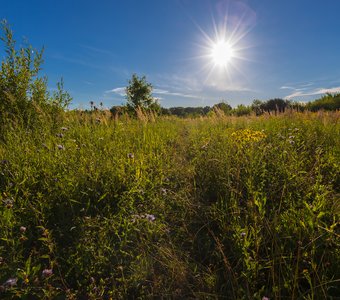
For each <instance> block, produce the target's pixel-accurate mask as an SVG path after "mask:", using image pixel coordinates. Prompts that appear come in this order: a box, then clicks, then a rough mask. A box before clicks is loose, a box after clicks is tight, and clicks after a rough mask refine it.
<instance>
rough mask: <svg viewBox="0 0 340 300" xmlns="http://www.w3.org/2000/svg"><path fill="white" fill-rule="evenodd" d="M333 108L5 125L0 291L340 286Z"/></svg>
mask: <svg viewBox="0 0 340 300" xmlns="http://www.w3.org/2000/svg"><path fill="white" fill-rule="evenodd" d="M339 117H340V114H339V112H337V113H323V112H319V113H303V114H302V113H292V112H291V113H286V114H281V115H278V116H270V115H264V116H260V117H255V116H252V117H239V118H238V117H225V116H223V115H218V114H215V115H214V116H211V117H206V118H198V119H179V118H172V117H168V118H166V117H163V118H162V117H160V118H154V117H153V116H143V115H140V116H139V120H133V119H129V118H127V117H122V118H119V119H112V118H111V117H110V116H107V115H105V114H104V113H102V112H97V113H93V114H86V113H79V112H68V113H66V115H65V117H64V118H63V119H61V120H60V123H58V126H55V128H52V129H51V128H49V127H47V126H46V127H44V126H41V128H40V127H39V128H36V129H35V130H32V131H27V130H19V129H16V130H15V131H8V132H7V133H6V135H5V138H4V140H3V141H2V142H1V144H0V159H1V162H0V285H1V286H0V298H1V299H12V298H17V299H124V298H128V299H138V298H143V299H144V298H162V297H163V298H172V299H267V298H269V299H326V298H327V299H340V298H337V297H339V295H340V228H339V215H340V200H339V195H340V168H339V164H340V160H339V158H340V138H339V137H340V125H339Z"/></svg>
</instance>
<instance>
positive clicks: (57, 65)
mask: <svg viewBox="0 0 340 300" xmlns="http://www.w3.org/2000/svg"><path fill="white" fill-rule="evenodd" d="M339 9H340V3H339V2H337V1H328V2H326V3H322V4H320V3H319V2H318V1H307V0H302V1H299V2H298V3H296V1H293V0H290V1H286V2H285V3H283V4H282V3H276V2H273V1H270V0H265V1H261V2H259V1H255V0H248V1H247V0H244V1H241V0H238V1H236V0H222V1H220V0H214V1H208V0H202V1H199V2H197V1H193V0H175V1H164V2H161V3H160V2H158V1H156V0H150V1H144V2H138V1H133V0H129V1H125V2H124V3H114V2H112V1H108V0H105V1H102V2H101V3H100V5H97V6H94V5H93V3H92V2H91V1H89V0H87V1H79V0H77V1H73V2H72V3H69V2H67V1H60V2H58V6H53V5H52V4H49V3H46V2H45V1H42V0H33V1H30V2H29V3H26V2H25V3H22V2H21V1H11V2H10V3H8V2H6V4H5V5H3V10H2V13H1V14H0V18H1V19H2V20H3V19H6V20H7V21H8V23H9V25H10V26H11V29H12V30H13V32H14V39H15V40H16V41H17V46H20V45H21V44H22V43H23V41H24V40H25V38H24V37H27V40H28V42H29V44H31V45H32V46H33V47H34V48H37V49H41V48H42V47H44V48H45V53H44V60H45V63H44V64H43V66H42V71H41V73H40V74H41V75H46V76H47V77H48V84H49V89H50V90H51V91H53V90H54V89H55V87H56V83H57V82H58V81H59V80H60V78H61V77H62V78H63V79H64V83H65V89H66V90H67V91H68V92H69V93H70V95H71V96H72V97H73V103H72V105H71V108H72V109H74V108H84V109H86V108H88V107H89V102H90V101H94V102H96V103H99V102H103V104H104V107H106V108H110V107H112V106H116V105H121V104H123V103H124V102H125V98H124V88H125V87H126V86H127V84H128V80H129V79H130V78H131V76H132V74H133V73H136V74H137V75H139V76H142V75H145V76H146V79H147V81H148V82H150V83H151V84H152V85H153V87H154V91H153V95H154V96H155V97H157V98H159V99H160V104H161V105H162V106H163V107H166V108H169V107H176V106H177V107H178V106H182V107H197V106H203V107H204V106H213V105H214V104H216V103H219V102H222V101H226V102H228V103H229V104H230V105H231V106H232V107H236V106H237V105H239V104H244V105H249V104H251V102H252V101H253V100H254V99H260V100H263V101H265V100H268V99H272V98H282V99H287V100H293V101H298V102H306V101H310V100H314V99H317V98H320V97H321V96H322V95H324V94H326V93H339V92H340V61H339V60H338V59H337V58H338V55H337V54H338V53H339V51H340V41H339V40H337V39H336V36H337V34H338V28H340V20H339V18H337V12H338V11H339ZM0 54H1V56H2V57H4V51H3V48H2V47H1V49H0Z"/></svg>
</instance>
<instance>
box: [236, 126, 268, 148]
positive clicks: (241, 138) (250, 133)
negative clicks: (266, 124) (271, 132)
mask: <svg viewBox="0 0 340 300" xmlns="http://www.w3.org/2000/svg"><path fill="white" fill-rule="evenodd" d="M231 136H232V138H233V139H234V140H235V141H236V142H238V143H241V144H245V143H251V142H259V141H261V140H263V139H264V138H266V136H267V135H266V134H265V133H263V132H262V131H257V130H252V129H241V130H237V131H235V132H233V133H232V134H231Z"/></svg>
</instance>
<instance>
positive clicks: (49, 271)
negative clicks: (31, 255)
mask: <svg viewBox="0 0 340 300" xmlns="http://www.w3.org/2000/svg"><path fill="white" fill-rule="evenodd" d="M52 274H53V270H52V269H44V270H43V271H42V276H43V277H50V276H51V275H52Z"/></svg>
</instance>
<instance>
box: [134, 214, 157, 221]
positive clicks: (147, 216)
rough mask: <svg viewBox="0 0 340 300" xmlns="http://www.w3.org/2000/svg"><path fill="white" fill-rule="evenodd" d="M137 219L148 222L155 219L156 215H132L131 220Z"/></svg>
mask: <svg viewBox="0 0 340 300" xmlns="http://www.w3.org/2000/svg"><path fill="white" fill-rule="evenodd" d="M138 219H146V220H147V221H149V222H150V223H152V222H153V221H155V220H156V217H155V216H154V215H152V214H142V215H133V216H132V222H133V223H134V222H136V221H137V220H138Z"/></svg>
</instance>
